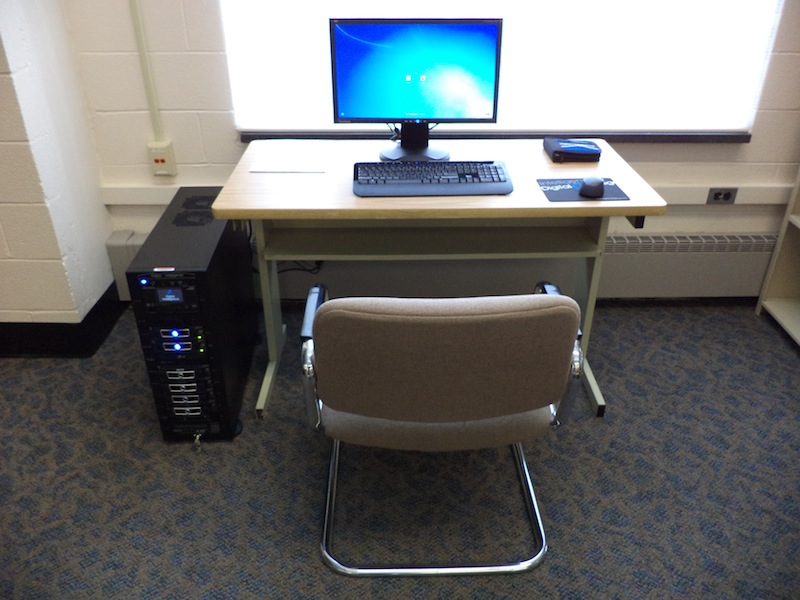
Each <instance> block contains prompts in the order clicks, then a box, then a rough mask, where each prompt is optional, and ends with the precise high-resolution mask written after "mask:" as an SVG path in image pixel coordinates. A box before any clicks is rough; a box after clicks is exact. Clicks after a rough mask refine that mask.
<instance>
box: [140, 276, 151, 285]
mask: <svg viewBox="0 0 800 600" xmlns="http://www.w3.org/2000/svg"><path fill="white" fill-rule="evenodd" d="M148 283H150V280H149V279H147V277H142V278H141V279H139V285H147V284H148Z"/></svg>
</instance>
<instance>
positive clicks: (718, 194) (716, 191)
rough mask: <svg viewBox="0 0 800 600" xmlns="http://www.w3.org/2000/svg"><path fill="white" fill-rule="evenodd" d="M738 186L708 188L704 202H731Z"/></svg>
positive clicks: (734, 197) (734, 198)
mask: <svg viewBox="0 0 800 600" xmlns="http://www.w3.org/2000/svg"><path fill="white" fill-rule="evenodd" d="M738 191H739V188H711V189H709V190H708V198H706V204H733V203H734V201H735V200H736V192H738Z"/></svg>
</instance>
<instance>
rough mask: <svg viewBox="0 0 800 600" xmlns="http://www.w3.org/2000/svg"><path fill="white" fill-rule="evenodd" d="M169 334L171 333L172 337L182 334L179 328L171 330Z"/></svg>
mask: <svg viewBox="0 0 800 600" xmlns="http://www.w3.org/2000/svg"><path fill="white" fill-rule="evenodd" d="M169 334H170V335H171V336H172V337H174V338H176V337H178V336H179V335H180V334H181V332H180V331H178V330H177V329H173V330H172V331H170V332H169Z"/></svg>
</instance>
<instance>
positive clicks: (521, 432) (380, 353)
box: [301, 285, 583, 576]
mask: <svg viewBox="0 0 800 600" xmlns="http://www.w3.org/2000/svg"><path fill="white" fill-rule="evenodd" d="M536 289H537V290H539V291H541V293H534V294H527V295H517V296H485V297H475V298H433V299H431V298H428V299H423V298H338V299H332V300H327V291H326V289H325V288H324V287H323V286H315V287H314V288H312V289H311V291H310V293H309V297H308V301H307V303H306V312H305V317H304V321H303V327H302V331H301V336H302V337H303V338H304V339H305V341H304V343H303V350H302V362H303V370H304V379H303V381H304V392H305V396H306V400H307V402H306V407H307V417H308V421H309V424H310V425H311V427H313V428H315V429H317V430H320V431H322V432H324V433H325V434H326V435H327V436H329V437H331V438H332V439H333V444H332V450H331V459H330V468H329V472H328V492H327V502H326V510H325V521H324V525H323V534H322V542H321V545H320V550H321V553H322V558H323V561H324V562H325V563H326V564H327V565H328V566H329V567H330V568H332V569H333V570H334V571H337V572H339V573H342V574H346V575H355V576H369V575H444V574H451V575H463V574H481V573H483V574H488V573H511V572H521V571H525V570H527V569H531V568H533V567H535V566H536V565H538V564H539V563H540V562H541V560H542V559H543V557H544V554H545V552H546V551H547V542H546V539H545V533H544V528H543V526H542V520H541V516H540V514H539V508H538V505H537V502H536V496H535V494H534V490H533V485H532V483H531V480H530V475H529V472H528V467H527V464H526V462H525V456H524V453H523V448H522V442H523V441H527V440H530V439H532V438H534V437H536V436H538V435H542V434H543V433H545V432H546V431H548V430H549V429H550V428H551V427H553V426H557V425H559V424H561V423H562V422H563V421H564V419H565V418H566V415H567V411H568V410H569V408H570V406H571V403H572V399H573V396H574V394H575V392H576V389H577V387H578V386H579V381H580V377H581V370H582V362H583V357H582V353H581V349H580V343H579V340H578V339H577V338H578V337H579V325H580V308H579V307H578V304H577V303H576V302H575V301H574V300H573V299H572V298H569V297H567V296H562V295H558V292H557V288H555V286H549V285H548V286H543V285H537V288H536ZM553 290H556V291H553ZM326 300H327V301H326ZM342 442H344V443H349V444H357V445H362V446H371V447H377V448H388V449H394V450H415V451H423V452H443V451H460V450H477V449H481V448H498V447H502V446H507V445H508V446H511V448H512V451H513V455H514V459H515V463H516V466H517V472H518V476H519V479H520V483H521V485H522V490H523V495H524V497H525V503H526V507H527V511H528V517H529V520H530V526H531V531H532V534H533V537H534V542H535V545H536V546H535V547H536V552H535V553H534V554H533V556H531V557H530V558H528V559H525V560H522V561H519V562H512V563H507V562H506V563H501V564H457V565H441V566H440V565H414V566H404V565H399V566H376V565H366V566H352V565H346V564H343V563H342V562H340V561H339V560H338V559H337V558H335V557H334V555H333V550H332V546H333V539H334V535H333V530H334V513H335V508H336V488H337V479H338V471H339V454H340V445H341V443H342Z"/></svg>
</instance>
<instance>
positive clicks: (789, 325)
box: [761, 298, 800, 344]
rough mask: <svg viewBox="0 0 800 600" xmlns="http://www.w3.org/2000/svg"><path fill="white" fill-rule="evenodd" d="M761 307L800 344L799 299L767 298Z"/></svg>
mask: <svg viewBox="0 0 800 600" xmlns="http://www.w3.org/2000/svg"><path fill="white" fill-rule="evenodd" d="M761 306H762V307H763V308H764V309H765V310H766V311H767V312H768V313H769V314H771V315H772V317H773V318H774V319H775V320H776V321H777V322H778V324H779V325H780V326H781V327H783V328H784V329H785V330H786V333H788V334H789V335H790V336H792V339H794V341H795V342H797V343H798V344H800V298H767V299H765V300H764V301H763V302H762V303H761Z"/></svg>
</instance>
